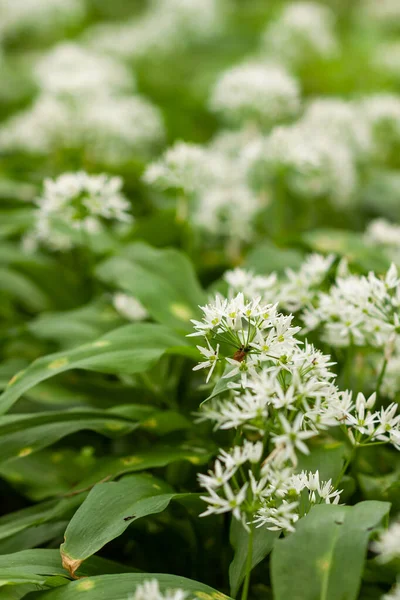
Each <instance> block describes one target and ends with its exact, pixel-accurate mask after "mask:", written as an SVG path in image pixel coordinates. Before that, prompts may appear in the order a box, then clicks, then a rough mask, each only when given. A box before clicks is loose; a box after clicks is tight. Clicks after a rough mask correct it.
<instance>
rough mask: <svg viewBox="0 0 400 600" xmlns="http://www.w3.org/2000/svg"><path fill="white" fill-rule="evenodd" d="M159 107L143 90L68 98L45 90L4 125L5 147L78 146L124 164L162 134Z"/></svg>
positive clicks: (46, 149)
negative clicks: (136, 93)
mask: <svg viewBox="0 0 400 600" xmlns="http://www.w3.org/2000/svg"><path fill="white" fill-rule="evenodd" d="M163 136H164V130H163V123H162V118H161V114H160V112H159V110H158V109H157V108H155V107H154V106H153V105H152V104H150V103H149V102H148V101H147V100H145V99H144V98H141V97H140V96H126V97H112V96H104V97H101V96H100V97H98V98H96V100H95V101H94V102H93V100H92V98H90V99H89V98H84V97H83V98H80V100H79V101H64V100H63V99H61V98H59V97H54V96H50V95H41V96H39V97H38V99H37V100H36V101H35V102H34V104H33V105H32V106H31V107H30V108H28V109H26V110H25V111H23V112H21V113H19V114H17V115H15V116H13V117H11V119H10V120H9V121H7V122H6V123H5V124H4V125H3V126H2V127H1V128H0V148H1V149H2V150H5V151H8V152H13V151H15V150H17V151H22V152H29V153H35V154H36V153H37V154H49V153H51V152H53V151H56V150H58V149H67V150H71V149H72V150H79V151H83V153H84V155H85V156H86V157H87V159H89V160H90V161H93V162H95V163H96V164H100V165H113V166H116V165H119V164H121V163H125V162H128V161H129V160H131V158H132V155H135V154H142V153H148V152H149V150H151V149H152V148H153V147H154V146H155V145H159V144H160V142H161V141H162V140H163Z"/></svg>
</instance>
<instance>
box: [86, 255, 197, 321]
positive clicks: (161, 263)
mask: <svg viewBox="0 0 400 600" xmlns="http://www.w3.org/2000/svg"><path fill="white" fill-rule="evenodd" d="M96 273H97V276H98V277H99V278H100V279H101V280H102V281H104V282H106V283H108V284H109V285H112V286H113V287H115V288H117V289H120V290H123V291H125V292H127V293H129V294H132V295H134V296H136V297H137V298H138V299H139V300H140V302H141V303H142V304H143V305H144V306H145V307H146V309H147V310H148V311H149V313H150V315H151V316H152V317H153V318H154V319H155V320H156V321H159V322H160V323H164V324H167V325H169V326H171V327H175V328H177V329H180V330H185V331H190V330H191V329H192V326H191V324H190V319H195V318H197V317H198V316H199V309H198V305H199V304H202V303H203V302H204V300H205V294H204V292H203V290H202V289H201V287H200V285H199V283H198V281H197V279H196V275H195V273H194V270H193V266H192V264H191V263H190V261H189V260H188V259H187V257H186V256H185V255H184V254H182V253H181V252H179V251H178V250H172V249H171V250H157V249H155V248H151V247H150V246H147V245H145V244H140V243H137V244H132V245H131V246H128V247H127V248H125V249H124V251H123V253H122V254H119V255H118V256H115V257H112V258H109V259H108V260H106V261H105V262H103V263H102V264H101V265H100V266H99V267H98V268H97V270H96Z"/></svg>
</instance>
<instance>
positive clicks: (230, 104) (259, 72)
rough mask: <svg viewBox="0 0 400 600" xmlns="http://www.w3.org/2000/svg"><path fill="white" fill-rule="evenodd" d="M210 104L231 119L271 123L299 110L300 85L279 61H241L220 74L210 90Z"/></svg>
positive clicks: (241, 121)
mask: <svg viewBox="0 0 400 600" xmlns="http://www.w3.org/2000/svg"><path fill="white" fill-rule="evenodd" d="M210 107H211V109H212V110H213V111H215V112H217V113H220V114H222V115H223V116H224V117H225V118H226V119H227V120H228V121H230V122H233V123H238V124H242V123H245V122H246V121H255V122H256V123H259V124H260V125H262V126H271V125H273V124H274V123H277V122H279V121H282V120H285V119H287V118H289V117H292V116H293V115H295V114H296V113H297V112H298V110H299V107H300V97H299V87H298V84H297V82H296V80H295V79H294V78H293V77H291V76H290V75H289V73H287V72H286V70H285V69H284V68H283V67H281V66H279V65H275V64H268V63H267V64H263V63H260V64H258V63H249V64H243V65H239V66H236V67H232V68H231V69H229V70H227V71H225V72H224V73H223V74H222V75H221V77H220V79H219V80H218V81H217V83H216V85H215V88H214V90H213V92H212V96H211V99H210Z"/></svg>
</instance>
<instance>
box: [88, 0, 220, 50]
mask: <svg viewBox="0 0 400 600" xmlns="http://www.w3.org/2000/svg"><path fill="white" fill-rule="evenodd" d="M223 4H224V2H221V0H153V2H152V3H150V6H149V8H148V10H146V11H145V12H144V13H142V14H141V15H140V16H139V17H137V18H135V19H133V20H131V21H128V22H123V23H122V22H121V23H107V24H100V25H94V26H92V27H91V28H90V29H89V30H88V31H87V32H86V35H85V39H86V40H87V41H88V43H89V44H90V45H91V46H92V47H94V48H98V49H101V50H103V51H106V52H108V53H110V54H115V55H117V56H120V57H122V58H125V59H133V60H135V59H140V58H146V57H147V56H152V55H162V54H163V53H168V52H170V51H176V50H179V49H182V48H184V47H185V46H187V45H189V44H193V43H196V42H201V41H204V40H207V39H209V38H210V37H213V36H215V35H216V34H218V33H219V31H220V30H221V27H222V23H223V18H222V17H223V10H222V9H223Z"/></svg>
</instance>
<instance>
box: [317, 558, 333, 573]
mask: <svg viewBox="0 0 400 600" xmlns="http://www.w3.org/2000/svg"><path fill="white" fill-rule="evenodd" d="M317 565H318V568H319V569H320V571H323V572H325V571H328V569H329V568H330V566H331V563H330V560H329V558H321V559H320V560H319V561H317Z"/></svg>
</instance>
